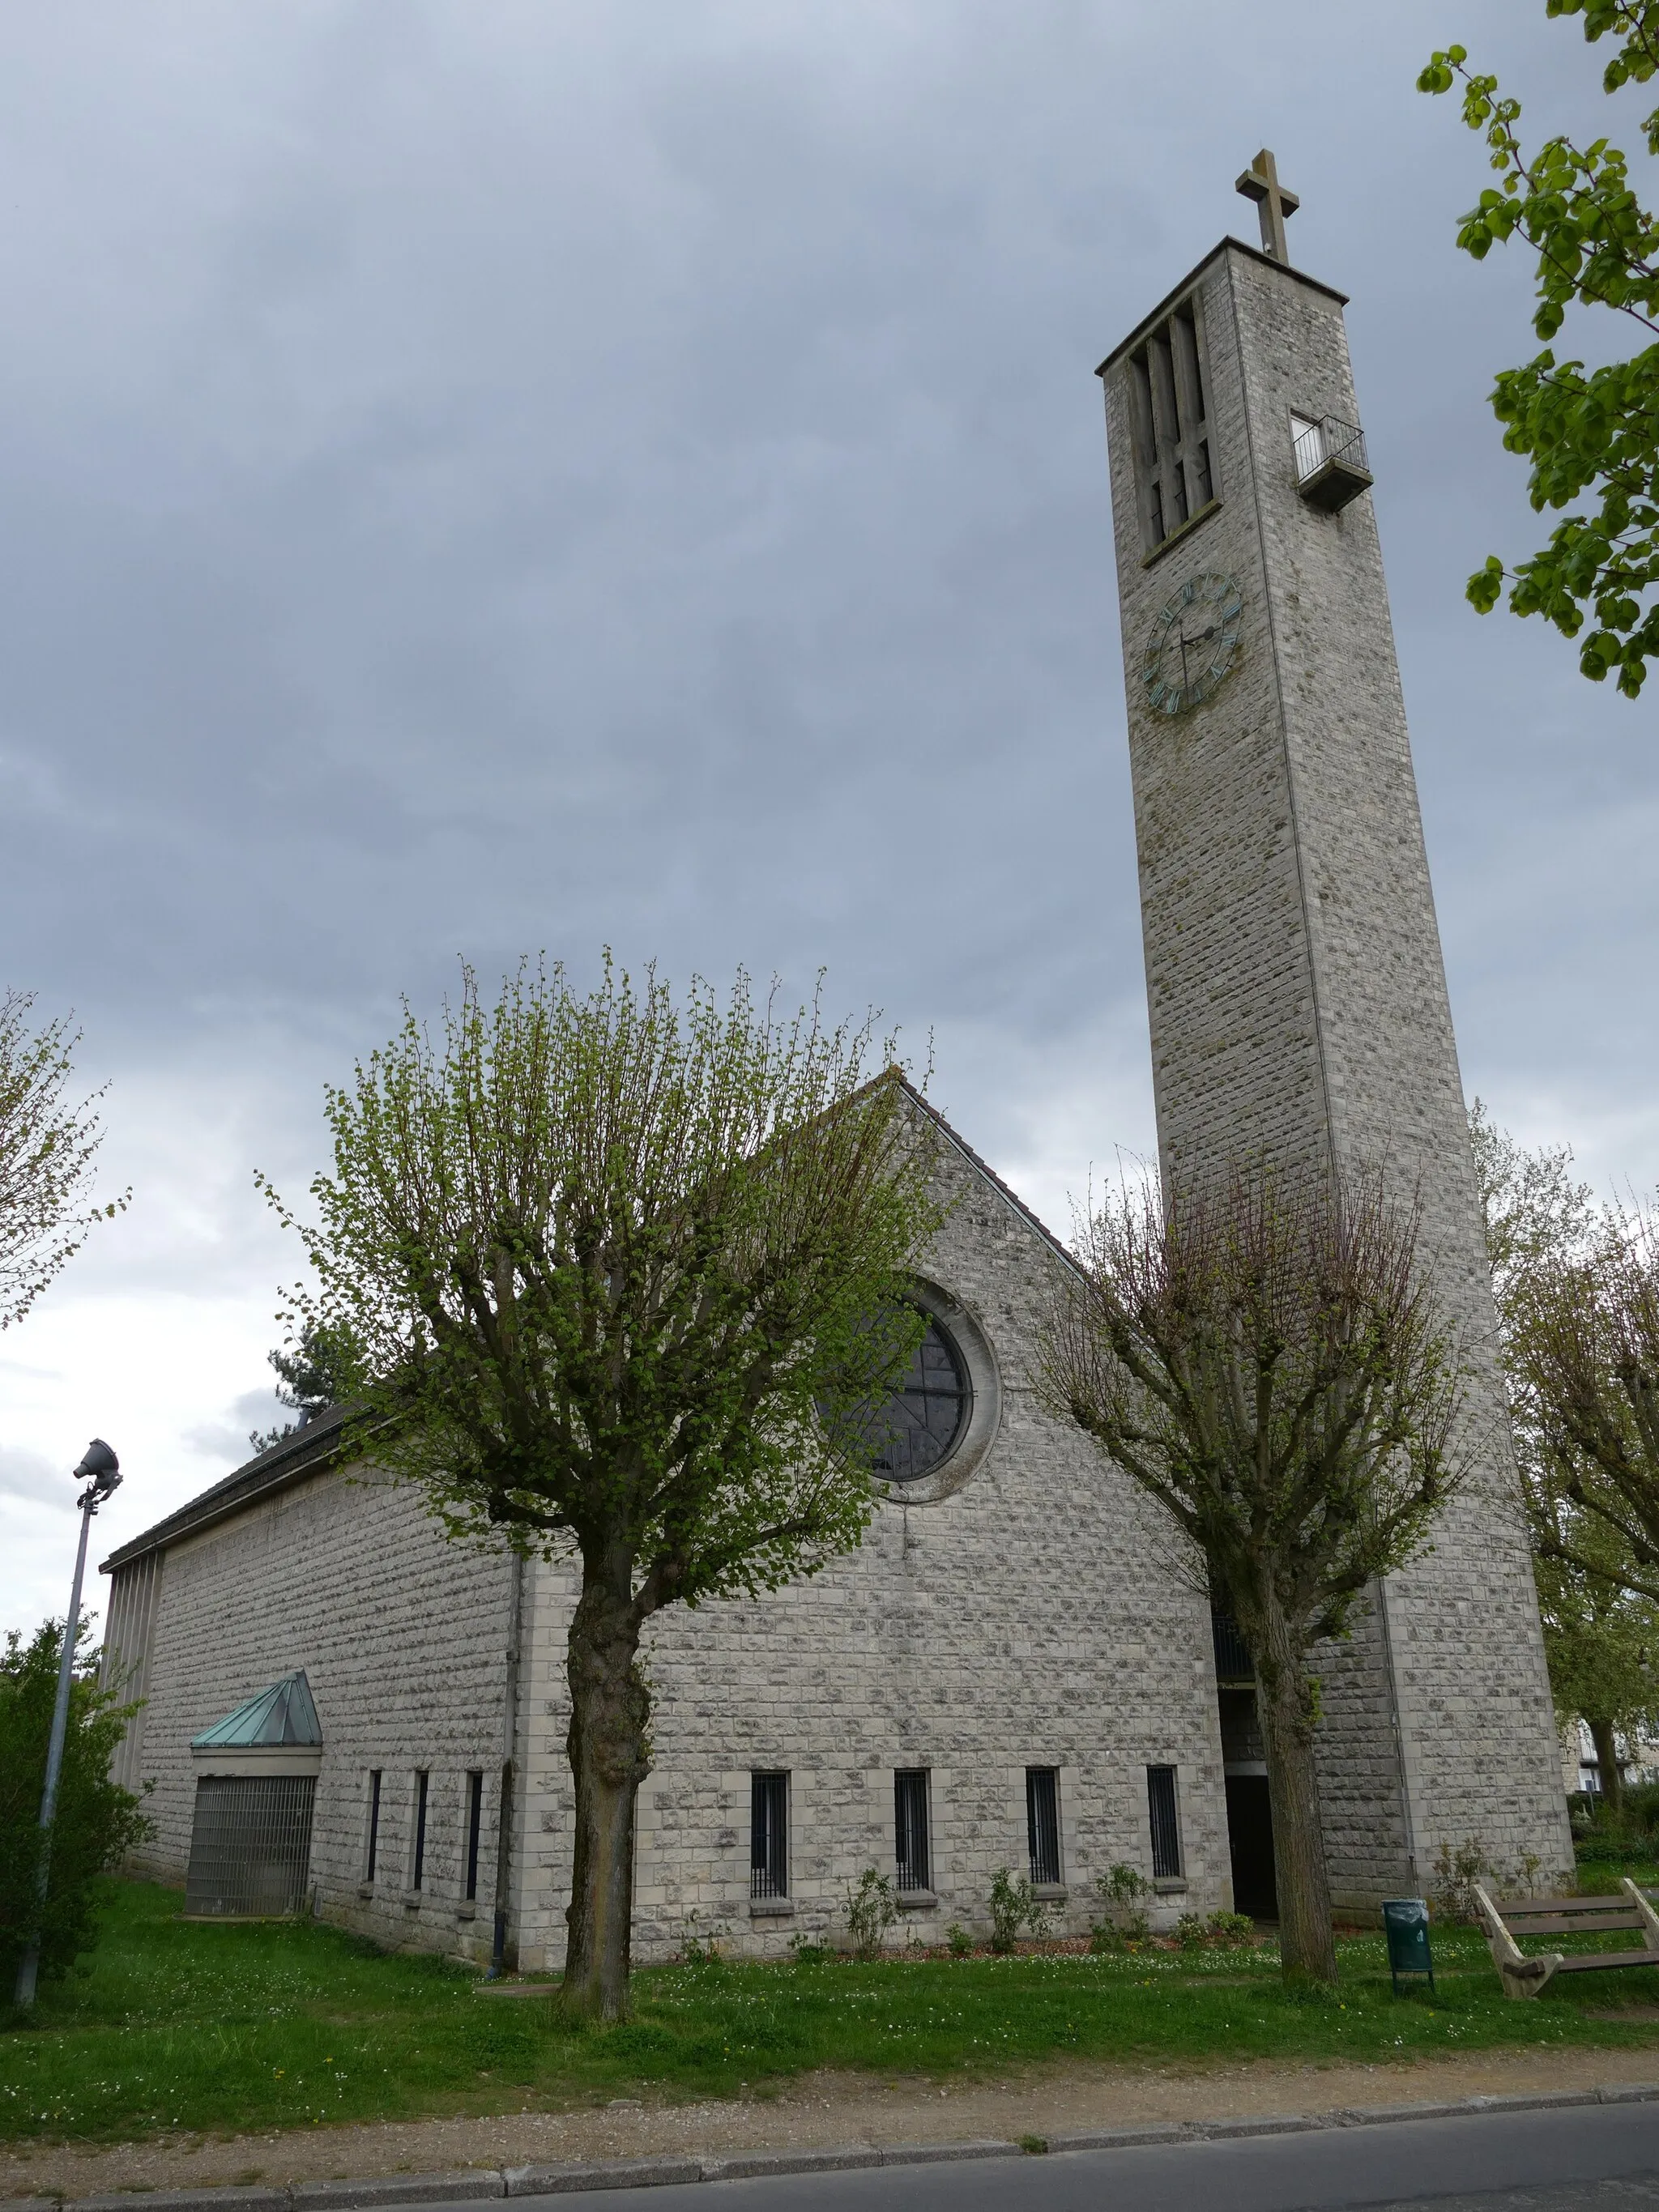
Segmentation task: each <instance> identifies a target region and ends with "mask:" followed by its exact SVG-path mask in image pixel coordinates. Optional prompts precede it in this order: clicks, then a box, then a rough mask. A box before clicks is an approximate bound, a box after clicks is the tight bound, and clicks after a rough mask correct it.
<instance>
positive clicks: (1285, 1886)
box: [1042, 1175, 1460, 1982]
mask: <svg viewBox="0 0 1659 2212" xmlns="http://www.w3.org/2000/svg"><path fill="white" fill-rule="evenodd" d="M1418 1230H1419V1221H1418V1215H1417V1212H1416V1209H1415V1207H1414V1206H1408V1207H1405V1208H1395V1207H1394V1206H1390V1205H1389V1203H1388V1202H1387V1200H1386V1197H1385V1194H1384V1192H1383V1188H1382V1185H1381V1183H1380V1182H1377V1181H1376V1180H1371V1181H1364V1182H1353V1183H1352V1184H1350V1185H1348V1186H1346V1187H1345V1188H1338V1189H1337V1190H1335V1191H1331V1190H1328V1189H1327V1188H1324V1187H1322V1186H1316V1185H1313V1184H1306V1185H1304V1184H1297V1185H1295V1186H1287V1185H1285V1184H1283V1183H1280V1182H1276V1181H1275V1180H1274V1179H1273V1178H1272V1177H1271V1176H1266V1175H1254V1176H1244V1175H1241V1176H1238V1177H1237V1179H1236V1180H1235V1182H1234V1183H1233V1185H1232V1187H1231V1190H1230V1191H1229V1192H1228V1194H1227V1195H1226V1196H1225V1199H1224V1200H1222V1201H1220V1202H1212V1203H1204V1202H1201V1201H1198V1200H1194V1201H1191V1202H1184V1201H1183V1202H1181V1203H1178V1204H1175V1205H1172V1206H1170V1207H1169V1208H1168V1209H1167V1210H1164V1209H1162V1208H1161V1207H1160V1206H1159V1202H1158V1197H1157V1194H1156V1193H1155V1192H1153V1191H1152V1190H1150V1189H1146V1190H1143V1191H1140V1192H1134V1191H1132V1190H1127V1189H1125V1190H1123V1191H1121V1192H1120V1193H1119V1194H1117V1195H1116V1196H1115V1197H1114V1198H1111V1199H1109V1200H1107V1201H1106V1202H1105V1203H1104V1204H1103V1206H1100V1207H1099V1208H1097V1209H1092V1210H1091V1212H1089V1213H1088V1215H1087V1216H1086V1218H1085V1220H1084V1222H1083V1224H1082V1227H1081V1236H1080V1239H1079V1243H1080V1252H1079V1258H1080V1261H1081V1270H1080V1273H1079V1276H1078V1277H1077V1278H1076V1279H1074V1280H1073V1282H1071V1283H1070V1284H1069V1285H1066V1286H1065V1287H1063V1288H1062V1289H1060V1291H1057V1293H1056V1297H1055V1303H1054V1308H1053V1310H1052V1312H1051V1314H1050V1316H1049V1319H1048V1326H1047V1328H1046V1332H1045V1336H1044V1340H1043V1351H1042V1375H1043V1382H1044V1387H1045V1390H1046V1393H1047V1395H1048V1397H1049V1399H1050V1400H1051V1401H1052V1402H1053V1403H1054V1405H1055V1406H1056V1407H1058V1408H1060V1409H1061V1410H1063V1411H1064V1412H1065V1413H1068V1414H1069V1415H1070V1416H1071V1418H1072V1419H1073V1420H1074V1421H1076V1422H1077V1424H1078V1425H1079V1427H1081V1428H1082V1429H1084V1430H1085V1431H1086V1432H1087V1433H1088V1434H1089V1435H1090V1436H1091V1437H1093V1438H1094V1440H1095V1442H1096V1443H1097V1444H1098V1446H1099V1447H1100V1449H1101V1450H1102V1451H1103V1453H1104V1454H1105V1455H1107V1456H1108V1457H1109V1459H1111V1460H1112V1461H1114V1462H1115V1463H1116V1465H1117V1466H1119V1467H1121V1468H1122V1469H1123V1470H1124V1471H1125V1473H1126V1474H1128V1475H1130V1476H1131V1477H1132V1478H1133V1480H1134V1481H1136V1482H1137V1483H1139V1486H1141V1488H1142V1489H1143V1490H1145V1491H1146V1492H1148V1494H1149V1495H1150V1496H1152V1498H1156V1499H1157V1501H1158V1504H1160V1505H1162V1506H1163V1507H1164V1509H1165V1510H1166V1511H1167V1512H1168V1513H1169V1514H1170V1516H1172V1518H1173V1519H1174V1521H1175V1522H1176V1524H1177V1525H1178V1527H1179V1528H1181V1530H1182V1531H1183V1532H1184V1534H1185V1536H1186V1538H1187V1540H1188V1542H1189V1544H1190V1546H1191V1547H1192V1553H1193V1555H1194V1567H1195V1571H1197V1572H1199V1573H1201V1575H1202V1577H1204V1579H1205V1581H1206V1583H1207V1587H1208V1589H1209V1591H1210V1594H1211V1596H1212V1600H1213V1601H1214V1602H1215V1603H1216V1604H1217V1605H1218V1606H1221V1607H1225V1610H1226V1611H1227V1612H1228V1613H1231V1615H1232V1617H1233V1619H1234V1620H1235V1621H1236V1622H1237V1625H1238V1627H1239V1630H1240V1632H1242V1634H1243V1638H1244V1640H1245V1642H1246V1644H1248V1646H1249V1650H1250V1653H1251V1656H1252V1657H1253V1658H1254V1660H1255V1668H1256V1676H1257V1682H1258V1692H1257V1696H1258V1703H1259V1706H1260V1710H1261V1730H1262V1737H1263V1741H1264V1745H1265V1748H1266V1753H1267V1784H1268V1796H1269V1802H1270V1803H1271V1805H1272V1808H1273V1844H1274V1852H1275V1857H1276V1862H1277V1869H1278V1881H1279V1919H1280V1930H1281V1937H1280V1940H1281V1947H1282V1956H1283V1960H1284V1971H1285V1977H1286V1978H1287V1979H1289V1980H1292V1981H1316V1982H1330V1981H1333V1980H1334V1978H1335V1975H1336V1948H1335V1942H1334V1937H1333V1934H1332V1927H1331V1905H1330V1891H1329V1884H1328V1877H1327V1874H1326V1867H1325V1854H1324V1844H1323V1838H1322V1830H1321V1820H1320V1807H1319V1786H1318V1780H1317V1776H1316V1769H1315V1760H1314V1741H1315V1734H1316V1727H1317V1723H1318V1719H1319V1711H1320V1693H1319V1683H1318V1680H1317V1678H1316V1672H1315V1665H1314V1654H1315V1651H1316V1647H1317V1646H1318V1645H1319V1644H1322V1642H1324V1641H1326V1640H1327V1639H1328V1638H1333V1637H1340V1636H1341V1635H1342V1634H1343V1633H1344V1632H1345V1630H1346V1627H1347V1626H1348V1621H1349V1618H1350V1615H1351V1613H1352V1609H1353V1607H1354V1604H1355V1601H1356V1600H1357V1599H1358V1597H1359V1595H1360V1594H1361V1593H1362V1592H1363V1591H1364V1589H1365V1588H1366V1587H1367V1585H1368V1584H1369V1583H1371V1582H1372V1581H1373V1580H1374V1579H1375V1578H1376V1577H1378V1576H1380V1575H1383V1574H1386V1573H1388V1572H1389V1571H1390V1570H1392V1569H1394V1568H1396V1567H1399V1566H1401V1565H1404V1564H1405V1563H1406V1561H1407V1560H1408V1559H1412V1558H1413V1556H1415V1555H1416V1554H1417V1553H1419V1552H1421V1551H1422V1550H1424V1549H1425V1547H1426V1546H1427V1543H1428V1541H1429V1532H1430V1528H1431V1524H1432V1522H1433V1521H1434V1519H1435V1516H1437V1513H1438V1512H1439V1511H1440V1510H1441V1508H1442V1507H1443V1505H1444V1504H1445V1503H1446V1501H1447V1499H1448V1498H1449V1495H1450V1493H1451V1492H1452V1491H1453V1490H1454V1489H1455V1486H1456V1483H1457V1480H1458V1479H1459V1471H1460V1462H1459V1461H1458V1459H1457V1455H1456V1454H1455V1451H1454V1449H1453V1446H1452V1443H1451V1438H1452V1435H1453V1431H1454V1428H1455V1420H1456V1415H1457V1409H1458V1406H1459V1403H1460V1388H1459V1377H1458V1370H1457V1365H1456V1361H1455V1356H1454V1352H1453V1347H1452V1344H1451V1340H1450V1338H1449V1333H1448V1330H1447V1329H1446V1328H1445V1326H1444V1324H1443V1321H1442V1319H1441V1316H1440V1311H1439V1308H1438V1306H1437V1301H1436V1299H1435V1297H1434V1295H1433V1292H1432V1291H1431V1287H1430V1285H1429V1283H1428V1280H1427V1277H1426V1273H1425V1269H1424V1268H1423V1267H1422V1266H1421V1264H1420V1260H1419V1251H1418Z"/></svg>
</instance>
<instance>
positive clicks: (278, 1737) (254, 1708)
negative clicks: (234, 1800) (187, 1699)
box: [190, 1669, 323, 1751]
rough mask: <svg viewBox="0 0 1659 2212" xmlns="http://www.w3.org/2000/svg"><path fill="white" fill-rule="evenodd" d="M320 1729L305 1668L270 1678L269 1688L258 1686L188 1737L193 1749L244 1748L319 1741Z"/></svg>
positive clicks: (320, 1736) (321, 1737)
mask: <svg viewBox="0 0 1659 2212" xmlns="http://www.w3.org/2000/svg"><path fill="white" fill-rule="evenodd" d="M322 1740H323V1732H322V1730H321V1729H320V1728H319V1727H318V1725H317V1708H316V1706H315V1705H313V1703H312V1700H311V1685H310V1683H309V1682H307V1680H306V1678H305V1673H304V1670H303V1669H301V1671H300V1672H299V1673H298V1674H284V1675H283V1679H282V1680H281V1681H280V1682H273V1683H272V1684H271V1686H270V1688H269V1689H268V1690H261V1691H260V1692H259V1694H258V1697H257V1698H250V1699H248V1701H247V1703H246V1705H238V1706H237V1708H236V1710H235V1711H234V1713H227V1714H226V1715H225V1717H224V1718H223V1720H222V1721H215V1723H213V1726H212V1727H211V1728H210V1729H203V1731H202V1733H201V1735H194V1736H192V1737H191V1740H190V1741H191V1750H192V1751H197V1750H206V1749H208V1748H210V1747H212V1748H215V1749H219V1750H224V1749H228V1748H229V1747H232V1746H233V1745H234V1746H240V1747H241V1748H243V1749H244V1750H247V1749H251V1748H252V1747H255V1746H258V1745H264V1744H278V1743H320V1742H321V1741H322Z"/></svg>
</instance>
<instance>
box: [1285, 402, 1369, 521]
mask: <svg viewBox="0 0 1659 2212" xmlns="http://www.w3.org/2000/svg"><path fill="white" fill-rule="evenodd" d="M1293 450H1294V453H1295V455H1296V488H1297V490H1298V491H1299V492H1300V493H1301V495H1302V496H1303V498H1304V499H1305V500H1306V501H1308V502H1309V503H1310V506H1313V507H1323V508H1324V509H1325V510H1326V512H1327V513H1335V512H1336V510H1337V509H1338V508H1339V507H1346V505H1347V504H1348V501H1350V500H1352V499H1358V496H1359V495H1360V493H1361V492H1362V491H1365V490H1367V489H1369V488H1370V483H1371V482H1372V477H1371V472H1370V468H1369V467H1368V466H1367V465H1366V459H1365V434H1364V431H1363V430H1362V429H1361V428H1360V427H1359V425H1358V423H1357V422H1343V421H1342V420H1341V419H1340V417H1339V416H1335V415H1323V416H1320V418H1319V419H1318V421H1317V422H1307V421H1304V420H1302V419H1301V418H1299V417H1298V418H1297V429H1296V433H1295V436H1294V440H1293Z"/></svg>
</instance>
